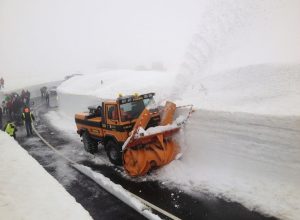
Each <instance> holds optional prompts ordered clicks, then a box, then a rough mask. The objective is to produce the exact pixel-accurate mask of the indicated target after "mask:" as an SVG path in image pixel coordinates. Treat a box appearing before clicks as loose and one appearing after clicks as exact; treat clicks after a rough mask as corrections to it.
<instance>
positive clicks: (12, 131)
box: [3, 120, 18, 139]
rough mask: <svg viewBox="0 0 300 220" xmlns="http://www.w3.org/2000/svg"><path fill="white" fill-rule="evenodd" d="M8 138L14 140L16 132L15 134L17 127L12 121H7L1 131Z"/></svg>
mask: <svg viewBox="0 0 300 220" xmlns="http://www.w3.org/2000/svg"><path fill="white" fill-rule="evenodd" d="M3 130H4V131H5V132H6V133H7V134H9V136H11V137H14V139H16V132H17V130H18V129H17V127H16V126H15V124H14V123H13V122H12V121H10V120H9V121H7V123H6V125H5V126H4V129H3Z"/></svg>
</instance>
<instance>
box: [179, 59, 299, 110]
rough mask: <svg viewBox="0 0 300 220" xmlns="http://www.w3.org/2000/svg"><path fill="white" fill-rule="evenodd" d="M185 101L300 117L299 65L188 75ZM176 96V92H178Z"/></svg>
mask: <svg viewBox="0 0 300 220" xmlns="http://www.w3.org/2000/svg"><path fill="white" fill-rule="evenodd" d="M188 76H189V77H191V79H188V80H189V81H190V82H189V84H188V86H186V87H184V88H182V86H180V83H183V81H184V80H185V79H183V81H179V80H178V81H177V84H176V87H181V88H178V90H180V91H181V93H180V94H178V95H179V96H180V99H181V100H182V101H183V102H185V103H186V102H190V103H193V104H194V105H195V106H197V107H198V108H201V109H208V110H215V111H230V112H247V113H254V114H266V115H287V116H288V115H300V65H271V64H261V65H251V66H246V67H241V68H235V69H231V70H227V71H223V72H222V71H221V72H216V73H214V74H209V75H205V74H201V72H200V73H199V74H196V75H188ZM175 93H176V91H175Z"/></svg>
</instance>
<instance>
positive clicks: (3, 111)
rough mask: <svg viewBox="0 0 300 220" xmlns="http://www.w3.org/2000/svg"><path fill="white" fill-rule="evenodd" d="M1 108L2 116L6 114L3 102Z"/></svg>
mask: <svg viewBox="0 0 300 220" xmlns="http://www.w3.org/2000/svg"><path fill="white" fill-rule="evenodd" d="M1 107H2V114H3V115H5V114H6V113H7V111H6V103H5V100H4V101H2V105H1Z"/></svg>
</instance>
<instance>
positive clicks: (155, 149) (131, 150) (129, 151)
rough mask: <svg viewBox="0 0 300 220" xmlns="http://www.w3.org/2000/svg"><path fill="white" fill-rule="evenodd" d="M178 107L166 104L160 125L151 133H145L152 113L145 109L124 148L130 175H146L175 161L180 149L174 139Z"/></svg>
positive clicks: (126, 165)
mask: <svg viewBox="0 0 300 220" xmlns="http://www.w3.org/2000/svg"><path fill="white" fill-rule="evenodd" d="M175 111H176V105H175V104H174V103H172V102H167V103H166V105H165V108H164V110H163V114H162V119H161V123H160V126H157V127H154V128H152V130H154V131H153V132H152V133H150V134H149V133H147V132H143V131H144V129H145V128H146V127H147V125H148V123H149V121H150V119H151V113H150V111H149V110H148V109H147V108H145V109H144V111H143V112H142V114H141V115H140V117H139V118H138V120H137V121H136V123H135V126H134V128H133V130H132V133H131V136H130V137H129V138H128V140H127V141H126V142H125V144H124V145H123V165H124V168H125V170H126V171H127V172H128V173H129V175H131V176H140V175H145V174H147V173H148V172H149V171H150V170H151V169H153V168H157V167H161V166H163V165H166V164H168V163H170V162H171V161H172V160H174V159H175V157H176V155H177V154H178V152H179V146H178V144H177V143H176V141H175V140H173V138H172V136H173V134H174V133H176V132H177V131H179V129H180V126H178V125H177V124H173V118H174V114H175Z"/></svg>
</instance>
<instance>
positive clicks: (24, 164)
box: [0, 131, 92, 220]
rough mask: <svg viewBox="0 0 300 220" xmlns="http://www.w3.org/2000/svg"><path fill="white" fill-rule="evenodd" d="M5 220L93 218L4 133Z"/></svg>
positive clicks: (0, 161) (0, 157)
mask: <svg viewBox="0 0 300 220" xmlns="http://www.w3.org/2000/svg"><path fill="white" fill-rule="evenodd" d="M0 148H1V154H0V186H1V187H0V218H1V219H30V220H32V219H37V220H39V219H51V220H52V219H61V220H65V219H92V218H91V217H90V215H89V213H88V212H87V211H86V210H84V209H83V208H82V206H81V205H80V204H78V203H77V202H76V201H75V199H74V198H73V197H72V196H70V195H69V194H68V193H67V192H66V191H65V189H64V188H63V187H62V186H61V185H60V184H59V183H58V182H57V181H56V180H55V179H54V178H53V177H51V176H50V175H49V174H48V173H47V172H46V171H45V170H44V169H43V168H42V167H41V166H40V165H39V164H38V162H36V161H35V160H34V159H33V158H32V157H31V156H30V155H28V153H27V152H26V151H25V150H24V149H23V148H22V147H21V146H19V145H18V143H17V142H15V141H14V140H13V139H12V138H11V137H9V136H8V135H6V134H5V133H3V132H2V131H0Z"/></svg>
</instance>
